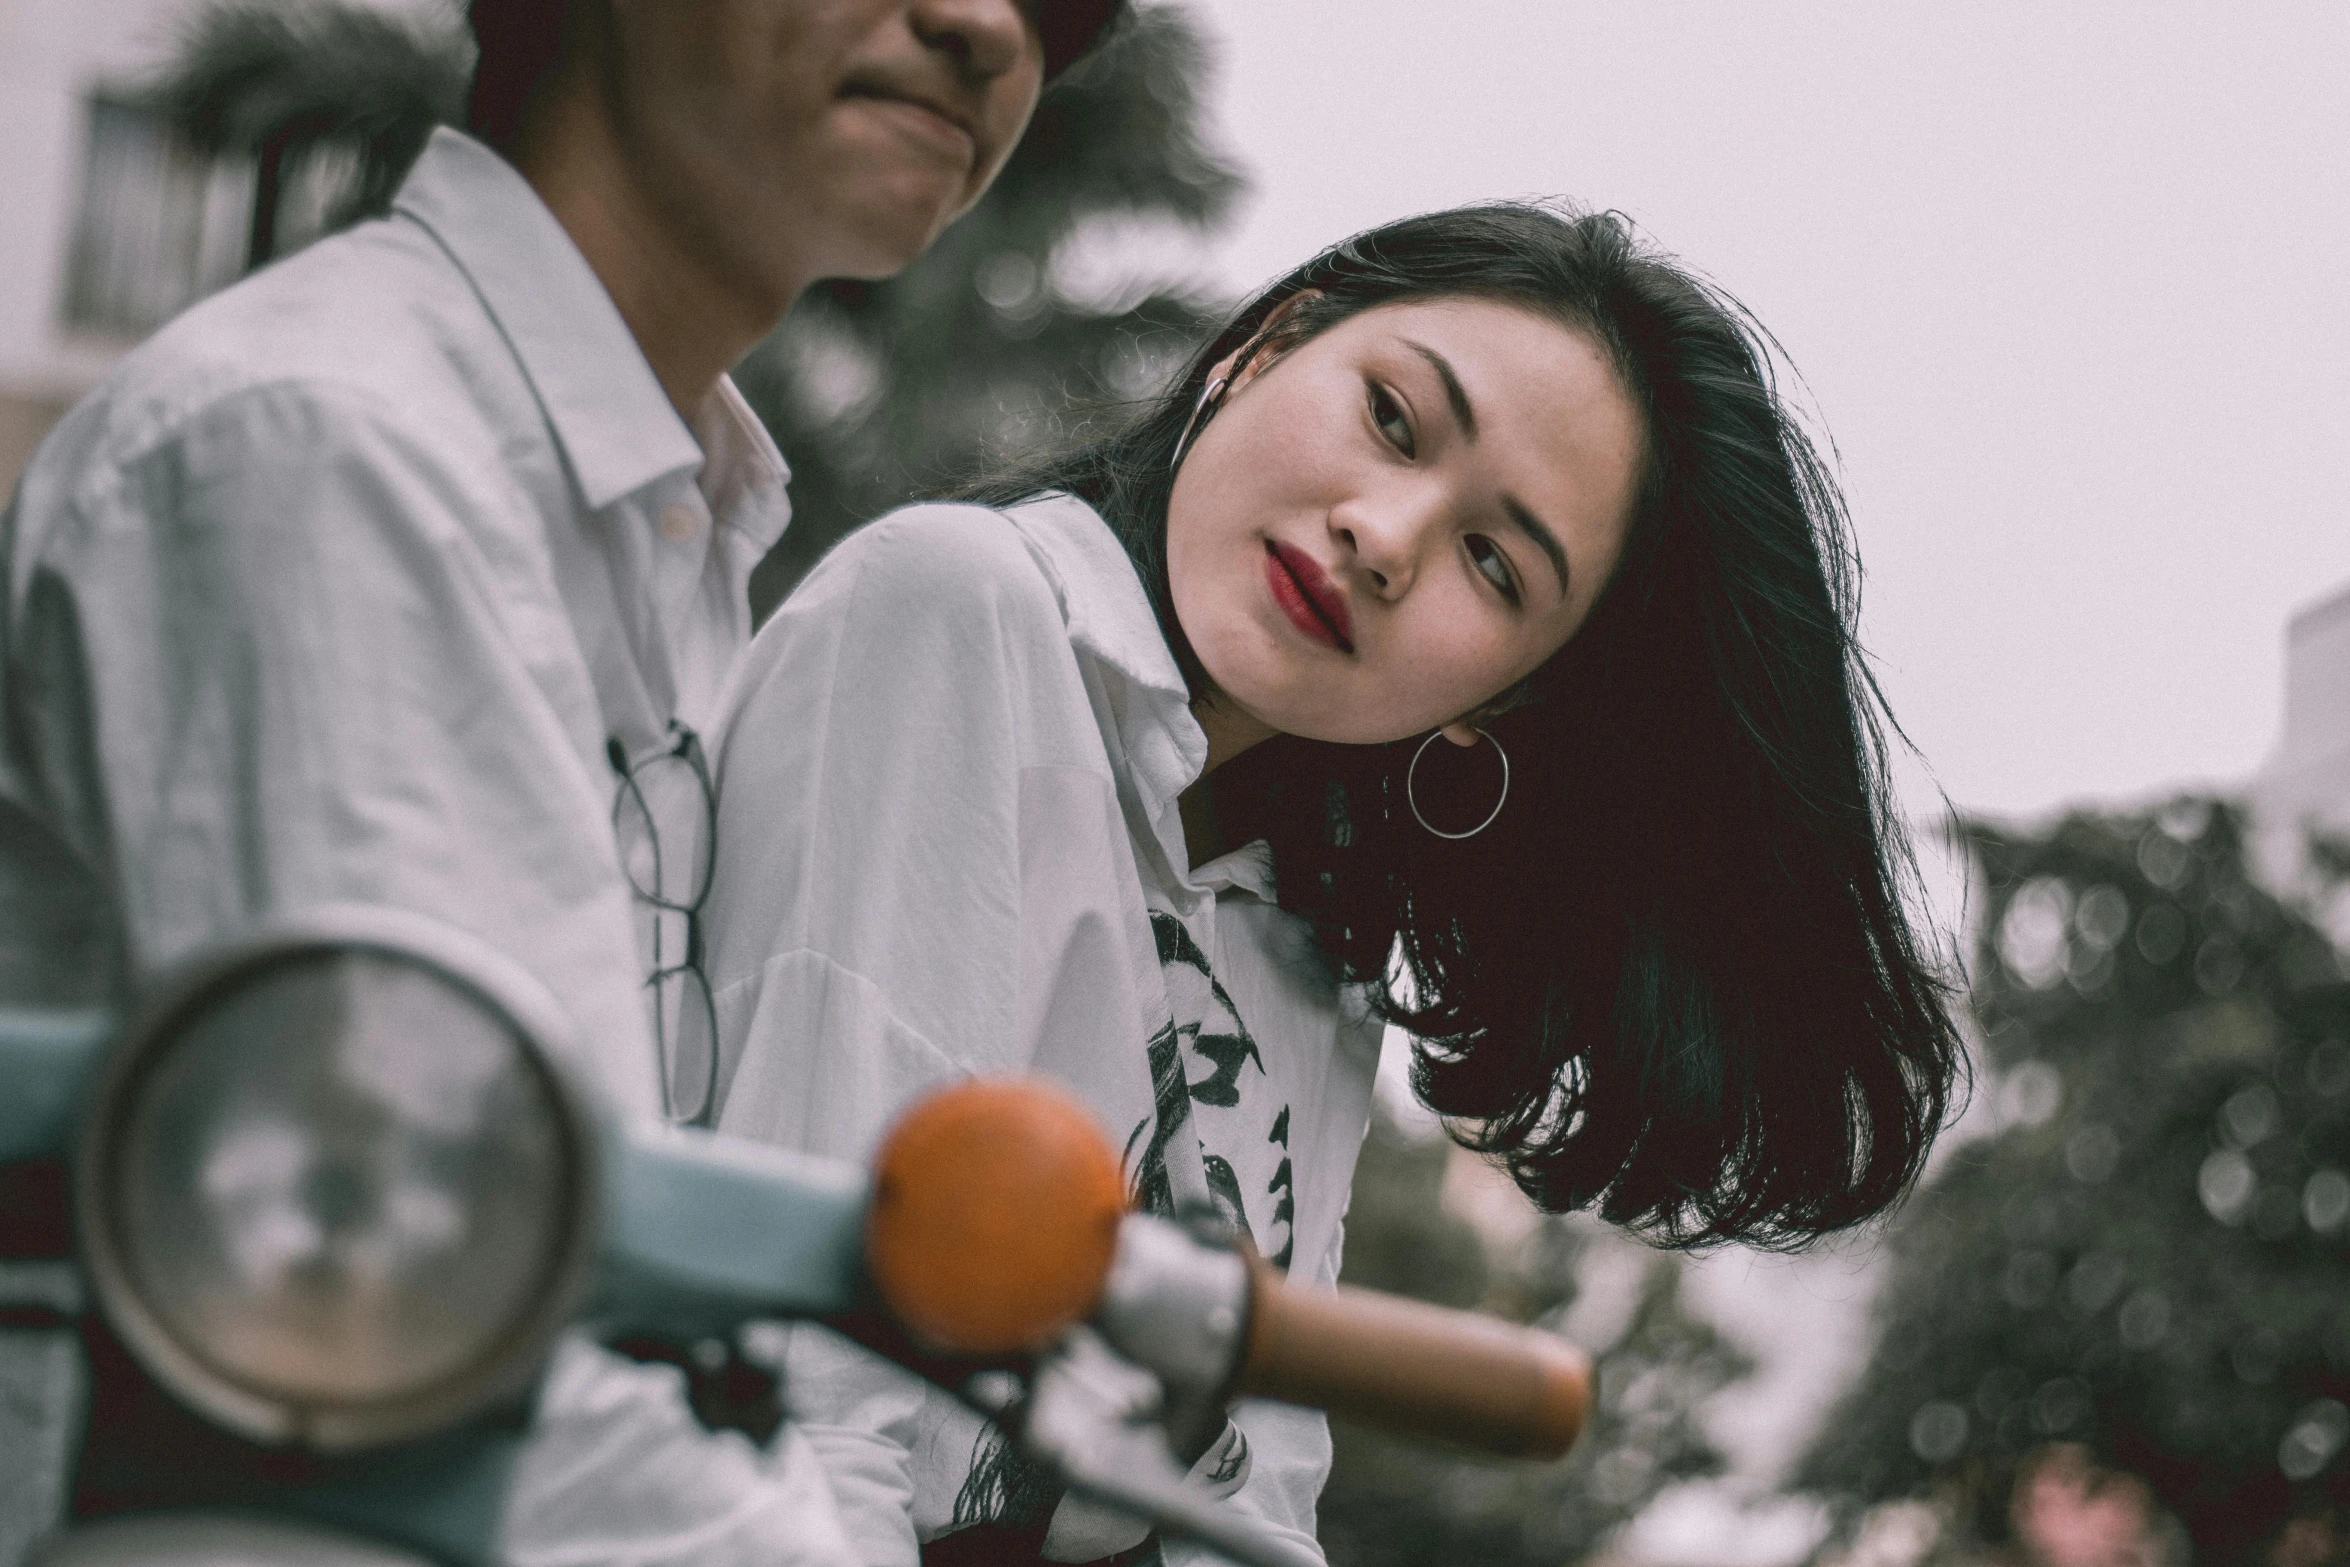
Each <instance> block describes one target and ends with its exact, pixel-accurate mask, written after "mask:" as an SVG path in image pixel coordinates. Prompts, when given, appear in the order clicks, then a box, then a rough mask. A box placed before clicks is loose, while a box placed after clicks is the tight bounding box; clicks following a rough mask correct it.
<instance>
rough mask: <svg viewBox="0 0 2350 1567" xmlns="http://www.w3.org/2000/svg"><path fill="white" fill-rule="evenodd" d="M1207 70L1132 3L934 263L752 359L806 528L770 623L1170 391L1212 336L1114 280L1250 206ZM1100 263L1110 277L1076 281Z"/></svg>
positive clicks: (801, 321)
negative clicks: (854, 554)
mask: <svg viewBox="0 0 2350 1567" xmlns="http://www.w3.org/2000/svg"><path fill="white" fill-rule="evenodd" d="M1206 71H1207V51H1206V47H1205V45H1204V44H1203V42H1202V41H1201V38H1200V35H1199V32H1198V30H1197V29H1196V27H1195V26H1194V25H1193V24H1192V22H1191V21H1190V19H1189V17H1188V16H1187V15H1186V14H1185V13H1184V12H1183V11H1182V10H1181V9H1179V8H1178V7H1176V6H1173V5H1168V4H1155V5H1145V6H1142V7H1139V8H1138V9H1136V10H1135V11H1134V12H1133V13H1132V14H1131V15H1129V16H1128V17H1127V18H1126V19H1125V21H1124V23H1123V24H1121V26H1120V27H1119V29H1118V31H1117V32H1116V34H1115V35H1114V36H1113V38H1112V39H1111V41H1110V42H1108V43H1106V44H1105V45H1104V46H1103V47H1102V48H1101V49H1099V50H1098V51H1096V53H1095V54H1094V55H1092V56H1091V57H1090V58H1088V59H1086V60H1084V61H1082V62H1080V63H1079V64H1078V65H1077V66H1076V67H1074V68H1073V69H1072V70H1071V71H1070V72H1069V73H1068V74H1067V75H1066V76H1065V77H1063V78H1062V79H1061V80H1059V81H1057V82H1055V83H1054V84H1053V86H1052V88H1051V89H1050V90H1049V91H1047V92H1046V94H1045V96H1044V99H1043V101H1042V102H1041V103H1039V104H1038V106H1037V111H1036V118H1035V120H1034V121H1033V122H1032V123H1031V124H1030V126H1029V129H1028V134H1027V135H1026V136H1025V137H1024V138H1022V140H1021V143H1020V146H1019V150H1018V151H1016V152H1015V153H1013V155H1012V159H1011V161H1010V162H1009V163H1008V164H1007V165H1006V166H1005V168H1004V172H1003V174H1002V176H1001V177H1000V178H998V179H997V181H996V183H995V187H994V188H993V189H992V190H991V191H989V192H988V194H987V197H986V198H985V199H984V200H983V201H981V202H980V204H979V205H978V207H976V208H975V209H973V210H972V212H971V213H970V214H969V215H968V216H966V217H965V218H963V219H962V220H961V221H960V222H958V223H956V224H955V225H954V226H953V227H952V228H950V229H948V230H947V232H946V233H945V235H943V236H942V237H941V238H940V240H939V241H938V243H937V244H935V245H933V246H932V247H931V248H930V250H929V251H928V252H927V253H925V254H924V255H923V257H922V259H921V260H919V261H917V262H915V263H914V265H913V266H911V267H909V268H907V269H906V271H904V272H903V273H901V274H900V275H898V276H897V277H895V278H892V279H890V280H889V281H887V282H883V283H842V282H836V283H830V284H825V285H822V286H819V287H818V288H816V289H814V290H811V291H810V293H809V294H808V295H807V296H806V297H805V298H804V299H802V300H801V302H800V304H799V306H798V308H797V309H795V310H794V311H793V312H792V314H791V317H790V318H789V319H788V320H787V321H785V322H784V324H783V326H782V327H781V328H780V329H779V330H778V331H777V332H776V333H775V335H774V336H773V337H772V338H770V339H769V340H768V341H767V342H766V343H764V344H762V345H761V346H760V347H759V348H758V349H756V350H754V351H753V353H752V354H751V356H750V357H749V358H748V359H747V360H746V361H745V362H744V363H743V365H742V366H741V368H740V369H739V370H738V371H737V373H736V378H737V380H738V381H739V382H740V383H741V385H742V388H743V391H744V394H745V395H746V396H747V397H748V398H749V399H750V401H751V404H752V406H753V407H755V408H757V409H758V410H759V413H760V416H761V417H762V418H764V419H765V420H766V421H767V424H768V427H769V428H770V429H772V430H773V431H774V432H775V437H776V441H777V444H779V445H780V446H782V448H783V451H784V455H785V456H786V457H787V458H789V459H790V461H791V466H792V485H791V491H792V510H793V521H792V526H791V530H790V532H789V533H787V534H786V535H785V537H784V541H783V543H782V544H781V545H780V546H779V547H778V548H777V551H776V553H775V554H774V555H773V556H772V557H770V559H769V560H768V562H767V564H766V565H764V566H763V567H761V569H760V571H759V573H758V575H757V576H756V577H755V578H754V579H753V582H752V592H751V596H752V603H753V607H754V609H755V610H756V611H757V612H758V613H760V614H761V615H764V614H765V613H766V611H767V610H768V609H769V608H771V607H772V606H773V605H774V604H775V603H777V602H778V601H779V600H780V599H781V598H782V597H783V595H784V593H786V592H787V591H789V589H790V587H791V585H792V584H793V583H795V582H797V581H798V580H799V579H800V577H801V576H803V575H804V574H805V573H806V572H807V569H808V568H809V567H810V566H811V565H813V564H815V562H816V560H817V558H818V557H819V556H821V555H822V554H823V552H824V551H826V550H828V549H830V548H831V547H832V545H833V544H834V543H835V542H837V541H838V540H839V538H840V536H841V535H842V534H843V533H845V532H847V531H848V530H849V529H850V528H852V527H854V526H856V525H857V524H858V523H860V522H864V521H866V520H868V519H870V518H872V517H875V516H878V515H879V514H880V513H882V512H884V511H886V510H888V509H889V508H890V507H892V506H895V505H898V504H900V503H901V502H903V501H906V500H909V499H913V498H915V497H917V496H920V495H925V494H937V493H939V492H940V491H941V490H943V489H945V488H948V487H949V486H951V485H953V484H955V483H957V482H959V481H961V480H965V479H968V478H970V477H972V476H973V475H974V474H975V473H977V472H978V471H980V470H982V469H983V468H985V467H988V466H991V465H993V464H996V463H1000V462H1002V461H1004V460H1006V459H1008V458H1011V457H1015V456H1019V455H1025V454H1030V453H1033V452H1034V451H1035V450H1037V449H1038V448H1039V447H1040V446H1042V445H1044V444H1046V443H1048V442H1051V441H1054V440H1057V439H1062V438H1065V437H1066V435H1067V433H1068V431H1067V427H1066V426H1064V425H1063V424H1062V421H1061V411H1062V410H1063V409H1064V408H1065V407H1068V406H1070V405H1071V404H1072V403H1074V404H1076V405H1078V406H1081V407H1082V406H1085V405H1096V406H1099V405H1103V404H1114V403H1117V402H1121V401H1128V400H1132V399H1135V398H1138V397H1145V396H1149V395H1151V394H1154V393H1156V392H1157V391H1158V390H1159V389H1160V388H1161V386H1162V385H1163V384H1164V382H1165V381H1166V379H1167V377H1168V376H1169V374H1170V373H1171V372H1172V371H1173V370H1174V368H1175V367H1176V365H1177V364H1178V363H1179V362H1180V360H1181V358H1182V356H1183V355H1184V354H1185V353H1187V352H1188V351H1189V350H1190V349H1191V348H1192V347H1193V345H1194V344H1195V343H1196V342H1197V341H1198V339H1199V338H1201V337H1203V336H1204V335H1206V333H1207V332H1208V331H1209V330H1210V329H1211V327H1212V326H1213V324H1214V318H1213V313H1212V312H1211V311H1210V310H1209V309H1208V308H1207V307H1206V306H1204V305H1203V304H1202V303H1201V302H1199V301H1197V300H1195V299H1194V298H1192V297H1190V296H1188V295H1186V294H1184V293H1181V292H1176V291H1168V290H1166V289H1165V288H1160V289H1157V290H1153V291H1150V292H1147V293H1146V294H1144V295H1143V296H1142V297H1127V296H1130V295H1132V294H1133V293H1134V289H1133V288H1132V287H1131V285H1129V284H1128V283H1127V278H1126V275H1125V274H1124V273H1123V272H1122V270H1121V269H1120V268H1119V267H1117V265H1116V264H1115V263H1116V262H1117V261H1118V260H1119V259H1120V258H1119V256H1118V254H1117V252H1119V251H1121V250H1124V251H1127V252H1133V251H1137V250H1139V249H1141V248H1142V247H1144V246H1146V245H1150V244H1152V243H1154V241H1155V243H1156V244H1157V245H1158V246H1160V247H1162V248H1163V247H1164V246H1165V245H1166V244H1167V241H1168V238H1169V236H1170V235H1181V234H1182V233H1185V232H1189V233H1193V234H1199V233H1205V232H1206V231H1208V230H1210V229H1212V228H1213V227H1214V226H1215V225H1216V224H1217V223H1218V222H1219V221H1220V220H1221V219H1222V218H1223V217H1224V215H1225V214H1226V213H1227V212H1228V211H1229V210H1230V208H1231V205H1232V203H1233V201H1234V200H1235V199H1236V198H1237V197H1238V195H1239V194H1240V191H1241V189H1242V181H1241V178H1240V176H1239V174H1238V173H1237V172H1235V171H1234V169H1233V168H1232V167H1231V166H1230V165H1229V164H1228V163H1226V162H1225V161H1224V160H1222V159H1221V158H1219V157H1218V156H1216V155H1215V154H1214V153H1213V152H1211V151H1210V150H1209V148H1208V146H1207V142H1206V138H1205V133H1204V130H1203V126H1202V121H1203V115H1202V110H1201V102H1200V100H1201V94H1202V91H1203V88H1204V83H1205V76H1206ZM1089 259H1090V260H1096V261H1099V260H1103V259H1107V260H1108V261H1109V262H1110V263H1111V266H1110V268H1109V270H1110V272H1111V274H1112V275H1111V276H1110V277H1109V278H1107V279H1105V280H1102V281H1100V282H1095V281H1093V280H1090V279H1083V278H1080V277H1079V276H1078V273H1079V271H1080V270H1082V264H1083V263H1084V262H1086V261H1087V260H1089ZM1126 259H1127V260H1129V261H1131V259H1132V256H1131V254H1129V255H1128V256H1127V257H1126ZM1089 296H1090V297H1089Z"/></svg>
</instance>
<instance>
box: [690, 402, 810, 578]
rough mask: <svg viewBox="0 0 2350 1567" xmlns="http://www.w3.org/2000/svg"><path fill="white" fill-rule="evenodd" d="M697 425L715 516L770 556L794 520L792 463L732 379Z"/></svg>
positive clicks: (705, 488) (705, 487)
mask: <svg viewBox="0 0 2350 1567" xmlns="http://www.w3.org/2000/svg"><path fill="white" fill-rule="evenodd" d="M693 428H694V435H695V437H696V438H697V439H698V440H699V441H700V443H701V448H702V450H703V452H705V453H706V454H707V461H706V462H705V464H704V466H703V468H702V472H701V475H700V480H699V482H700V484H701V487H702V496H703V499H704V500H706V501H708V502H709V506H710V517H711V520H712V521H714V522H715V523H716V524H717V525H718V526H719V527H721V528H727V529H731V530H732V531H733V532H734V533H736V534H737V535H739V536H740V538H741V540H742V543H743V546H744V547H745V548H747V549H751V550H754V551H756V552H757V553H758V554H760V555H764V554H765V553H766V552H767V551H768V550H769V549H770V548H772V547H773V546H774V544H775V541H776V540H777V539H779V538H781V537H783V530H784V527H785V525H786V524H788V523H789V522H790V521H791V496H790V493H789V492H788V491H787V490H786V489H785V488H784V486H785V485H786V484H787V483H789V482H790V480H791V466H790V465H789V464H788V463H786V462H785V461H784V460H783V453H782V452H780V451H778V450H776V446H775V438H774V437H773V436H771V435H769V434H768V433H767V427H766V426H765V425H763V424H761V423H760V422H759V416H758V415H757V414H755V413H753V412H751V405H750V404H749V403H746V402H744V401H743V394H742V393H741V392H740V391H739V390H737V389H736V387H735V384H734V381H733V379H732V378H731V377H727V376H720V377H719V378H718V385H717V387H716V388H715V389H714V390H713V391H712V392H711V393H710V397H709V400H708V401H706V402H704V403H703V404H702V407H701V411H700V412H699V413H698V414H696V415H695V417H694V426H693Z"/></svg>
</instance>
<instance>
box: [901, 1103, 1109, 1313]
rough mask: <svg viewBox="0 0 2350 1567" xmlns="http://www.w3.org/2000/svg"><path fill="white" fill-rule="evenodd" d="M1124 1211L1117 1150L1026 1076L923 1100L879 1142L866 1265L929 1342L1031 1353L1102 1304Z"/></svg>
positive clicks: (1076, 1107) (1083, 1115)
mask: <svg viewBox="0 0 2350 1567" xmlns="http://www.w3.org/2000/svg"><path fill="white" fill-rule="evenodd" d="M1125 1209H1126V1183H1125V1179H1124V1177H1123V1175H1122V1173H1121V1172H1120V1170H1119V1166H1118V1155H1117V1153H1116V1151H1115V1150H1114V1149H1112V1148H1111V1147H1110V1144H1109V1140H1108V1139H1107V1138H1105V1137H1104V1136H1103V1135H1102V1132H1101V1129H1100V1128H1099V1127H1098V1126H1097V1125H1096V1124H1095V1123H1094V1119H1093V1117H1092V1115H1091V1114H1089V1113H1088V1112H1087V1111H1086V1109H1085V1108H1084V1107H1083V1106H1082V1105H1080V1104H1078V1103H1077V1102H1076V1101H1075V1100H1073V1099H1071V1098H1069V1097H1068V1096H1067V1095H1066V1094H1064V1093H1062V1092H1061V1091H1060V1090H1058V1089H1055V1088H1051V1087H1048V1086H1046V1085H1045V1084H1043V1083H1041V1082H1038V1081H1037V1080H1035V1079H1033V1078H1026V1079H1020V1080H1016V1081H1004V1080H996V1081H985V1080H980V1079H973V1080H971V1081H968V1082H963V1083H958V1084H956V1085H954V1086H953V1087H951V1088H945V1089H941V1090H940V1091H938V1092H937V1093H934V1094H931V1095H930V1096H928V1097H927V1098H925V1099H922V1100H921V1101H919V1102H918V1103H916V1104H915V1105H914V1107H913V1108H912V1109H910V1110H908V1111H907V1112H906V1113H905V1115H904V1116H903V1117H901V1118H900V1119H899V1121H898V1123H897V1125H896V1126H894V1127H892V1128H891V1129H890V1133H889V1136H888V1137H887V1138H886V1139H884V1140H883V1143H882V1146H881V1153H880V1155H879V1157H878V1158H877V1159H876V1160H875V1161H874V1168H873V1199H872V1203H871V1205H870V1206H869V1207H868V1209H867V1210H866V1215H865V1267H866V1271H867V1273H868V1274H869V1275H870V1276H871V1278H872V1280H873V1284H874V1287H875V1288H876V1289H877V1290H878V1291H879V1292H880V1295H881V1298H882V1301H883V1303H884V1304H885V1305H887V1306H888V1307H889V1309H890V1311H891V1313H892V1314H894V1315H895V1316H896V1317H897V1319H898V1321H899V1322H901V1323H903V1324H904V1325H905V1326H906V1328H907V1329H908V1330H909V1331H911V1332H912V1333H913V1334H914V1336H915V1337H916V1338H918V1339H920V1340H922V1341H923V1342H924V1343H926V1344H928V1345H929V1346H931V1347H932V1348H935V1349H939V1350H944V1351H946V1352H948V1353H951V1354H961V1355H999V1354H1008V1353H1011V1352H1013V1351H1016V1350H1023V1349H1030V1348H1034V1347H1035V1346H1037V1345H1038V1344H1041V1343H1042V1342H1044V1341H1045V1340H1047V1339H1049V1338H1050V1337H1051V1336H1052V1335H1053V1334H1054V1333H1056V1332H1058V1331H1059V1330H1060V1329H1061V1328H1063V1327H1066V1326H1067V1325H1068V1324H1069V1323H1071V1322H1074V1321H1076V1320H1078V1319H1079V1318H1081V1317H1083V1316H1085V1315H1086V1314H1087V1313H1089V1312H1090V1311H1092V1310H1093V1308H1094V1306H1095V1304H1096V1303H1097V1302H1098V1301H1099V1300H1100V1299H1101V1293H1102V1288H1103V1285H1104V1284H1105V1283H1106V1282H1107V1280H1108V1278H1109V1272H1110V1262H1111V1259H1112V1258H1113V1257H1114V1256H1115V1254H1116V1251H1117V1246H1118V1223H1119V1220H1120V1219H1121V1218H1122V1217H1123V1216H1124V1213H1125Z"/></svg>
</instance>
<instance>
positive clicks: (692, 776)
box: [604, 719, 718, 1126]
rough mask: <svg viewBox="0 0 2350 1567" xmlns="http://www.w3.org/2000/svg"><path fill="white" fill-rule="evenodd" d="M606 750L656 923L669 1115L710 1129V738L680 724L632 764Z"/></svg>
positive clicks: (628, 864) (660, 1048)
mask: <svg viewBox="0 0 2350 1567" xmlns="http://www.w3.org/2000/svg"><path fill="white" fill-rule="evenodd" d="M604 754H605V756H606V757H607V758H608V759H609V760H610V762H611V764H612V771H613V773H614V775H615V776H617V777H618V779H619V780H620V782H619V787H618V789H617V791H616V792H615V793H614V795H613V799H612V831H613V834H614V836H615V837H617V838H618V840H619V843H620V863H621V865H622V867H623V868H624V869H625V870H626V871H627V873H628V885H629V890H630V891H631V892H633V893H634V894H635V895H636V899H637V902H638V903H639V904H640V905H642V906H643V908H644V909H645V911H646V913H647V915H648V917H649V918H650V920H651V931H652V935H651V942H650V946H649V954H650V957H651V968H650V971H649V972H648V974H647V976H646V979H645V984H646V986H647V988H649V989H650V990H651V991H652V993H653V995H652V1000H653V1040H654V1045H655V1048H656V1050H657V1052H658V1055H657V1059H658V1061H659V1063H660V1069H661V1108H662V1114H663V1115H664V1116H665V1117H666V1118H667V1119H668V1120H669V1122H670V1124H671V1125H673V1126H707V1125H708V1124H710V1118H711V1113H712V1111H713V1109H714V1108H715V1102H716V1098H717V1091H718V1013H717V1008H716V1005H715V1003H714V1002H713V1001H712V1000H711V996H710V980H709V976H708V975H707V974H705V973H704V972H703V969H702V905H703V903H704V902H706V901H707V900H708V899H709V896H710V863H711V857H712V845H713V842H714V840H715V839H716V837H717V832H718V792H717V789H716V787H715V786H714V785H713V784H712V783H711V781H710V764H709V760H708V759H707V758H706V757H705V756H704V755H703V754H702V738H701V736H700V735H698V734H696V733H694V731H693V730H692V729H691V728H690V727H688V726H687V725H685V724H682V723H679V722H678V721H677V720H675V719H672V720H670V723H669V733H668V743H667V744H666V745H665V746H664V747H663V748H661V749H660V750H657V751H653V752H651V753H649V754H647V755H644V756H639V757H635V758H631V757H630V756H629V754H628V748H627V747H626V746H625V745H623V744H622V743H621V740H620V738H619V736H617V735H614V736H612V737H610V738H609V739H607V740H606V741H605V742H604ZM664 822H666V823H668V824H669V826H668V831H667V834H666V836H664V832H663V825H662V824H663V823H664Z"/></svg>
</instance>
